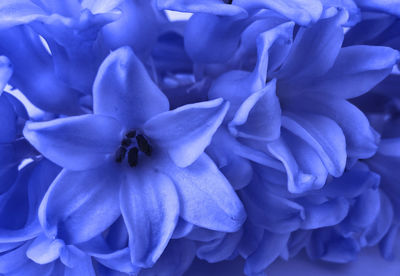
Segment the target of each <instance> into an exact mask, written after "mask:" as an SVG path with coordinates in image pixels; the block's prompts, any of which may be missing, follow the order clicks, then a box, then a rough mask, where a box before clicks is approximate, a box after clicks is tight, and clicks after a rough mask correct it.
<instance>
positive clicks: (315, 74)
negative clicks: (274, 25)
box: [209, 11, 398, 192]
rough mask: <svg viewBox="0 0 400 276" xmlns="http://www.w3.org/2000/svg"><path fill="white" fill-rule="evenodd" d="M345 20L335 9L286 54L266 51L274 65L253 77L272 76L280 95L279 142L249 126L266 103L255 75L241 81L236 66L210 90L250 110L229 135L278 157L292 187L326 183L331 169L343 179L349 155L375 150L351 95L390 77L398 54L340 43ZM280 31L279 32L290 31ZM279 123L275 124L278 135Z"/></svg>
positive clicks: (362, 155) (300, 35)
mask: <svg viewBox="0 0 400 276" xmlns="http://www.w3.org/2000/svg"><path fill="white" fill-rule="evenodd" d="M347 18H348V17H347V12H346V11H336V14H334V15H333V16H331V17H328V18H325V19H321V20H320V21H319V22H318V23H316V24H315V25H313V26H311V27H309V28H304V29H300V30H299V32H298V33H297V35H296V37H295V39H294V42H293V44H292V45H290V50H289V51H288V52H287V47H286V49H285V47H281V49H280V51H279V50H278V51H276V57H274V56H273V55H272V54H269V52H268V51H266V54H267V55H271V56H270V57H269V59H270V60H272V61H275V63H273V65H271V66H270V65H265V64H264V65H263V66H264V67H266V66H270V67H271V68H272V70H269V71H268V76H267V77H265V76H263V75H260V76H259V78H258V79H256V80H260V79H261V80H262V79H263V78H264V79H265V78H267V80H268V81H269V83H270V85H269V86H270V87H271V89H272V90H274V91H275V93H276V95H277V97H278V99H279V105H280V109H281V110H282V119H281V120H282V123H281V124H282V128H281V129H280V131H281V134H280V137H279V139H277V140H276V141H272V142H269V143H266V142H267V141H268V139H266V137H263V136H262V135H260V133H257V131H259V130H263V131H266V130H267V129H268V128H265V127H264V128H260V127H259V128H257V127H256V126H257V125H255V126H253V128H252V121H250V120H255V119H256V118H258V117H256V116H260V115H259V114H263V113H260V111H259V110H262V107H261V106H262V104H263V102H262V101H260V103H258V102H257V100H259V99H258V98H257V96H256V93H258V94H260V93H261V92H260V91H261V90H260V89H261V88H262V86H260V85H259V84H258V85H257V83H258V82H256V81H254V78H253V79H252V78H251V75H250V77H248V76H249V74H247V75H246V74H244V73H242V74H243V77H242V78H240V74H239V73H236V72H235V71H233V72H228V73H225V74H223V75H222V76H220V77H219V78H218V79H216V80H215V82H214V83H213V85H212V87H211V89H210V91H209V96H210V98H214V97H223V98H225V99H227V100H229V101H230V102H231V106H233V107H235V106H239V107H240V108H239V109H238V110H240V111H242V112H243V111H245V113H242V114H243V115H242V116H241V117H239V116H238V115H236V116H237V120H236V121H237V122H234V121H233V124H231V126H232V127H234V128H235V129H236V130H235V129H233V132H232V130H231V133H232V134H233V135H235V136H237V137H239V138H240V139H241V140H242V141H244V140H243V139H245V138H246V140H245V141H246V143H247V144H248V145H250V146H251V147H253V148H255V149H257V148H258V149H262V150H263V151H264V152H266V153H268V154H269V155H272V156H274V157H275V158H277V159H278V160H280V161H281V162H282V164H283V165H284V166H285V169H286V174H287V179H288V189H289V191H291V192H303V191H306V190H309V189H316V188H319V187H322V186H323V184H324V183H325V180H326V177H327V176H328V174H330V175H333V176H336V177H338V176H340V175H341V174H342V173H343V170H344V168H345V164H346V160H347V158H350V160H352V159H358V158H367V157H370V156H372V155H373V154H374V153H375V151H376V148H377V145H376V140H377V135H376V133H375V132H374V131H373V130H372V128H371V127H370V125H369V122H368V120H367V118H366V117H365V115H364V114H363V113H362V112H361V111H360V110H358V109H357V108H356V107H355V106H354V105H352V104H350V103H349V102H348V101H347V100H346V99H348V98H353V97H357V96H359V95H361V94H363V93H365V92H367V91H369V90H370V89H371V88H372V87H373V86H375V85H376V84H377V83H379V82H380V81H381V80H382V79H384V78H385V77H386V76H388V75H389V73H390V72H391V70H392V67H393V65H394V64H395V63H396V62H397V61H398V53H397V51H395V50H393V49H391V48H387V47H376V46H351V47H345V48H341V44H342V41H343V30H342V24H344V23H345V22H346V21H347ZM280 29H281V30H279V31H278V30H276V31H278V32H282V30H285V29H283V28H280ZM287 31H289V32H290V28H289V29H288V28H286V30H285V32H287ZM284 36H286V37H287V36H288V35H284ZM271 53H273V52H272V51H271ZM364 57H368V59H367V58H364ZM264 60H268V59H267V58H264ZM276 61H278V63H276ZM274 69H275V70H274ZM235 74H236V75H235ZM230 76H235V77H236V79H237V80H236V81H235V82H234V84H233V82H229V81H228V80H229V79H231V77H230ZM270 79H271V80H270ZM355 82H357V85H354V83H355ZM360 84H361V85H360ZM232 91H235V92H232ZM248 94H250V96H248V98H247V99H246V95H248ZM242 95H243V96H242ZM260 99H262V98H260ZM241 101H242V103H241ZM276 110H277V111H279V109H276ZM268 111H269V110H268ZM264 112H267V109H265V110H264ZM228 116H229V113H228ZM264 118H265V116H264ZM277 118H280V117H277ZM348 118H352V120H348ZM246 120H248V122H247V121H246ZM255 122H258V123H260V122H265V123H267V122H268V125H269V126H270V121H267V120H265V121H264V120H263V119H262V117H259V119H258V121H257V120H255ZM235 125H236V126H235ZM279 128H280V124H279V123H277V127H276V130H275V132H277V131H279ZM241 129H243V130H241ZM355 129H357V131H355ZM249 134H257V135H255V136H254V135H253V137H251V135H250V136H249ZM249 138H250V139H249ZM251 140H254V141H251ZM260 141H266V142H262V143H261V142H260ZM266 149H267V150H266ZM306 156H307V158H305V157H306Z"/></svg>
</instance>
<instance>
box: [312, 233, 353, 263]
mask: <svg viewBox="0 0 400 276" xmlns="http://www.w3.org/2000/svg"><path fill="white" fill-rule="evenodd" d="M306 249H307V253H308V255H309V256H310V258H311V259H321V260H324V261H328V262H334V263H348V262H350V261H352V260H354V259H355V258H356V257H357V254H358V252H359V251H360V246H359V244H358V242H357V241H356V240H355V239H353V238H345V237H342V236H341V235H339V234H338V233H337V232H335V231H334V230H333V228H322V229H318V230H315V231H313V233H312V236H311V238H310V242H309V243H308V244H307V247H306Z"/></svg>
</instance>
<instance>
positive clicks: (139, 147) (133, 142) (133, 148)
mask: <svg viewBox="0 0 400 276" xmlns="http://www.w3.org/2000/svg"><path fill="white" fill-rule="evenodd" d="M140 152H142V153H144V154H146V155H147V156H151V152H152V147H151V145H150V144H149V142H148V141H147V139H146V138H145V136H144V135H143V134H137V133H136V130H131V131H128V132H127V133H126V134H125V137H124V139H122V141H121V145H120V146H119V148H118V149H117V151H116V152H115V162H117V163H122V161H123V160H124V159H125V157H126V155H128V164H129V166H131V167H136V166H137V164H138V161H139V155H140Z"/></svg>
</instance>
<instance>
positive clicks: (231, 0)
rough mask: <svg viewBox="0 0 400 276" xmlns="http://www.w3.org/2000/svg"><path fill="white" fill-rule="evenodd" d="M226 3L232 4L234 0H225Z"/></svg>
mask: <svg viewBox="0 0 400 276" xmlns="http://www.w3.org/2000/svg"><path fill="white" fill-rule="evenodd" d="M223 1H224V3H225V4H232V2H233V0H223Z"/></svg>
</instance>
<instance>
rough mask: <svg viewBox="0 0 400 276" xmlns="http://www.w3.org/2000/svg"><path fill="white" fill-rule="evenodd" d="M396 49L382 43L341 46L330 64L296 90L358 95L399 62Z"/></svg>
mask: <svg viewBox="0 0 400 276" xmlns="http://www.w3.org/2000/svg"><path fill="white" fill-rule="evenodd" d="M399 59H400V54H399V52H398V51H396V50H394V49H392V48H389V47H383V46H367V45H356V46H349V47H345V48H342V49H341V51H340V52H339V55H338V57H337V59H336V61H335V64H334V65H333V67H332V68H331V69H330V70H329V71H328V72H327V73H326V74H325V75H324V76H322V77H320V78H316V79H313V80H312V81H310V82H308V83H307V84H305V85H304V87H301V86H300V87H298V89H299V91H306V92H307V93H316V94H322V95H324V97H325V96H326V95H329V96H333V97H337V98H342V99H348V98H354V97H357V96H360V95H362V94H364V93H366V92H368V91H369V90H370V89H371V88H373V87H374V86H375V85H377V84H378V83H379V82H381V81H382V80H383V79H384V78H386V77H387V76H388V75H389V74H390V73H391V72H392V69H393V66H394V65H395V64H396V63H397V62H398V61H399Z"/></svg>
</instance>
